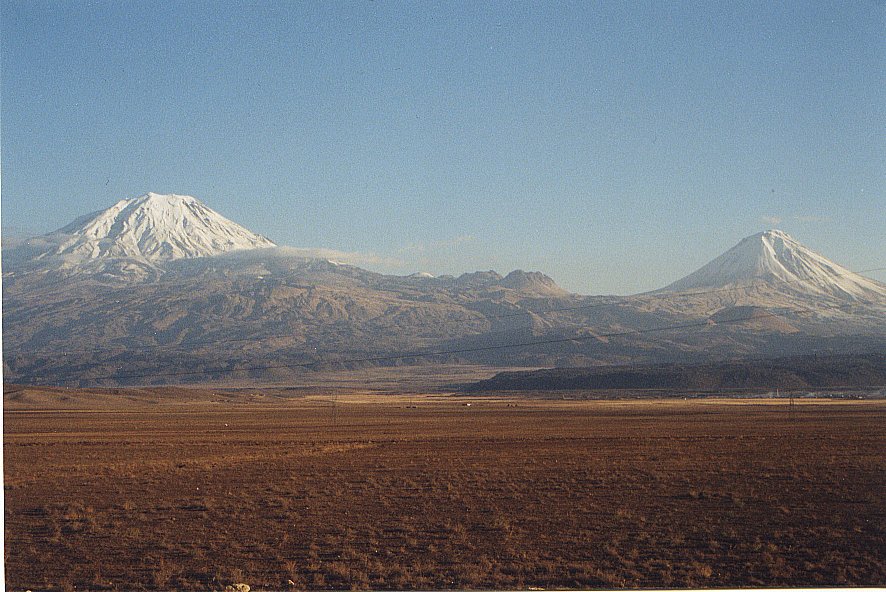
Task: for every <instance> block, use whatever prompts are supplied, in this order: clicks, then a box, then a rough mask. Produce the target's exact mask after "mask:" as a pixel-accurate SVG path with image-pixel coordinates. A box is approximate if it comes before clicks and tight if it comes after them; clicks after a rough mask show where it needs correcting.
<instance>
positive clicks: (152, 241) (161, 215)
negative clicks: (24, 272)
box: [42, 193, 276, 264]
mask: <svg viewBox="0 0 886 592" xmlns="http://www.w3.org/2000/svg"><path fill="white" fill-rule="evenodd" d="M50 237H51V239H53V240H52V241H51V242H53V243H54V244H55V245H56V247H55V248H53V249H52V250H50V251H48V252H46V253H44V254H43V255H42V257H50V256H60V257H62V258H64V259H65V260H66V261H67V262H68V263H69V264H78V263H85V262H89V261H93V260H97V259H103V258H111V257H132V258H137V259H143V260H146V261H150V262H153V263H157V262H163V261H172V260H175V259H189V258H194V257H206V256H213V255H220V254H222V253H227V252H230V251H236V250H241V249H256V248H264V247H273V246H276V245H275V244H274V243H273V242H271V241H270V240H268V239H267V238H265V237H263V236H261V235H258V234H255V233H254V232H251V231H250V230H247V229H246V228H244V227H242V226H240V225H239V224H236V223H234V222H231V221H230V220H228V219H227V218H225V217H224V216H222V215H221V214H218V213H217V212H215V211H213V210H212V209H210V208H208V207H207V206H206V205H204V204H203V203H201V202H200V201H199V200H197V199H195V198H193V197H191V196H189V195H175V194H172V195H160V194H157V193H147V194H145V195H142V196H140V197H136V198H133V199H122V200H120V201H118V202H117V203H116V204H114V205H113V206H111V207H110V208H108V209H106V210H103V211H101V212H96V213H95V214H91V215H89V216H85V217H83V218H80V219H78V220H75V221H74V222H72V223H71V224H69V225H67V226H65V227H64V228H61V229H60V230H57V231H56V232H54V233H52V234H51V235H49V236H48V237H47V238H50Z"/></svg>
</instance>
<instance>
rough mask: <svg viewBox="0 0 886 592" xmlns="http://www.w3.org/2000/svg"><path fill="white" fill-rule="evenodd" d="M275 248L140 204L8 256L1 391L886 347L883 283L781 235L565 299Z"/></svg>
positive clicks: (173, 204) (153, 202) (529, 275)
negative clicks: (636, 286) (660, 279)
mask: <svg viewBox="0 0 886 592" xmlns="http://www.w3.org/2000/svg"><path fill="white" fill-rule="evenodd" d="M272 247H273V243H271V242H270V241H268V240H267V239H264V238H263V237H260V236H259V235H256V234H254V233H251V232H250V231H248V230H246V229H244V228H242V227H240V226H238V225H236V224H234V223H233V222H230V221H228V220H225V219H224V218H222V217H221V216H219V215H218V214H215V212H212V210H210V209H209V208H207V207H206V206H205V205H203V204H201V203H200V202H197V200H194V198H185V197H180V196H157V195H155V194H148V195H147V196H144V197H143V198H138V199H136V200H123V201H122V202H119V203H118V204H116V205H115V206H113V207H112V208H110V209H109V210H107V211H106V212H102V213H99V214H94V215H91V216H88V217H86V218H84V219H81V220H79V221H77V222H75V223H72V224H71V225H69V226H68V227H66V228H64V229H62V230H60V231H57V232H55V233H52V234H50V235H47V236H44V237H39V238H37V239H32V240H31V241H28V243H26V244H25V245H22V246H21V247H18V248H16V249H10V250H7V251H4V253H3V256H4V285H3V290H4V292H3V331H4V335H3V337H4V368H5V372H6V373H5V376H6V380H7V381H18V382H43V383H47V382H48V383H53V382H64V383H66V384H93V383H104V384H115V383H142V384H144V383H162V382H171V383H176V382H188V381H195V380H206V379H221V380H223V379H230V378H255V379H263V380H271V379H281V380H284V379H292V378H293V377H295V376H297V375H298V374H299V373H300V372H303V371H305V370H306V369H309V368H316V367H329V366H330V365H333V366H336V365H343V366H360V365H362V364H367V363H383V364H412V363H429V362H442V361H448V362H451V361H467V362H482V363H486V364H507V365H527V366H539V365H561V366H574V365H595V364H612V363H618V364H625V363H638V362H672V361H678V362H688V361H704V360H711V359H721V358H731V357H742V356H760V355H769V356H772V355H788V354H795V353H806V352H810V351H816V352H844V351H865V350H870V349H872V348H874V349H876V348H883V347H884V346H886V320H884V319H886V288H884V286H883V285H882V284H879V283H877V282H874V281H872V280H868V279H867V278H862V277H861V276H857V275H855V274H851V273H850V272H848V271H846V270H845V269H843V268H840V267H839V266H837V265H836V264H833V263H830V262H828V261H827V260H826V259H824V257H821V256H820V255H817V254H814V253H812V252H811V251H809V250H808V249H806V248H805V247H803V246H802V245H799V243H796V241H794V240H793V239H791V238H790V237H788V236H787V235H785V234H783V233H778V232H770V233H764V234H762V235H757V236H755V237H749V238H748V239H745V241H742V243H740V244H739V245H738V246H737V247H736V248H735V249H733V250H731V251H729V252H727V253H726V254H724V255H723V256H721V257H720V258H719V259H718V260H720V263H717V261H718V260H715V261H713V262H712V263H711V264H709V265H707V266H705V267H703V268H702V269H701V270H699V271H698V272H696V273H695V274H691V275H690V276H687V278H684V279H683V280H680V281H679V282H676V283H675V284H672V285H671V286H669V287H668V288H666V289H665V290H663V291H659V292H656V293H650V294H641V295H637V296H631V297H607V296H581V295H576V294H570V293H567V292H566V291H564V290H562V289H561V288H560V287H559V286H557V285H556V283H555V282H554V281H553V280H552V279H551V278H549V277H547V276H545V275H544V274H542V273H539V272H523V271H513V272H511V273H509V274H507V275H506V276H504V277H502V276H501V275H499V274H498V273H496V272H494V271H486V272H475V273H466V274H463V275H462V276H459V277H452V276H441V277H428V276H427V274H417V275H414V276H409V277H399V276H388V275H381V274H377V273H373V272H369V271H366V270H363V269H360V268H357V267H353V266H349V265H340V264H336V263H333V262H330V261H327V260H322V259H309V258H304V257H299V256H294V255H293V254H292V253H291V252H289V251H287V250H286V249H278V248H272ZM736 249H738V251H737V252H736V253H733V251H736ZM730 253H731V254H730ZM810 253H811V254H810ZM727 255H728V257H727ZM724 258H725V259H724ZM714 263H717V265H714ZM718 269H719V270H720V271H718ZM829 281H830V283H828V282H829ZM526 344H530V345H526ZM531 344H535V345H531ZM440 352H444V353H440ZM413 354H422V355H420V356H416V355H413ZM426 354H427V355H426ZM365 358H374V359H373V360H371V361H364V359H365Z"/></svg>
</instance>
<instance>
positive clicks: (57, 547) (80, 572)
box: [4, 391, 886, 590]
mask: <svg viewBox="0 0 886 592" xmlns="http://www.w3.org/2000/svg"><path fill="white" fill-rule="evenodd" d="M18 395H19V397H18V398H16V397H15V396H9V397H7V400H6V401H5V407H4V422H5V433H4V462H5V472H6V475H5V483H4V485H5V497H6V514H5V518H6V533H5V536H6V557H5V560H6V569H7V572H6V573H7V589H10V590H25V589H31V590H75V589H76V590H168V589H181V590H213V589H215V590H220V589H222V588H224V586H225V585H227V584H232V583H235V582H246V583H248V584H249V585H251V586H252V587H253V589H259V590H296V589H305V588H310V589H365V588H384V589H417V588H422V589H431V588H437V589H441V588H447V589H448V588H521V589H526V588H529V587H544V588H631V587H723V586H728V587H737V586H764V585H765V586H833V585H840V586H843V585H862V584H865V585H881V586H882V585H884V584H886V496H884V495H883V494H884V491H886V402H882V401H879V402H877V401H857V402H810V401H803V402H802V403H801V404H799V405H797V406H796V407H795V408H794V409H793V410H791V409H790V408H789V407H788V404H787V402H785V401H777V402H775V401H753V402H744V403H742V402H735V401H645V402H644V401H624V402H620V401H614V402H613V401H606V402H603V401H596V402H595V401H540V400H525V399H524V400H515V399H509V400H504V399H470V401H472V404H471V406H466V405H465V403H466V402H467V401H468V400H469V399H466V398H455V397H446V396H417V395H416V396H401V397H397V396H373V397H361V396H357V395H351V396H346V395H342V396H338V397H337V398H336V400H333V399H332V398H329V397H322V396H313V397H312V396H303V397H298V398H293V399H290V400H285V399H282V398H276V397H269V398H267V399H263V398H262V397H261V396H260V393H259V394H254V396H253V397H252V398H249V399H243V400H238V399H237V398H228V399H222V398H218V397H215V396H214V395H212V394H211V393H204V395H202V396H199V397H192V399H191V400H190V402H188V403H171V402H170V401H174V400H176V399H175V397H168V396H167V397H165V398H164V397H159V398H158V399H156V400H152V399H151V398H150V397H149V396H147V395H146V393H145V392H144V391H139V392H138V393H137V395H133V396H131V397H127V396H126V394H125V393H123V394H122V395H121V394H117V395H116V397H117V399H114V398H113V397H110V395H109V394H108V393H105V394H104V395H101V396H98V395H90V396H86V395H84V397H83V398H78V393H76V392H67V394H59V393H54V394H51V396H44V397H43V398H42V399H41V398H40V397H39V396H35V395H33V394H31V395H28V396H30V397H31V398H28V397H27V396H25V395H27V393H24V394H23V393H21V392H19V393H18ZM64 397H67V398H64ZM90 397H91V398H90ZM78 400H79V401H81V402H82V401H87V402H91V403H92V405H91V407H92V408H90V405H87V404H81V405H72V404H70V403H71V401H78ZM114 400H119V401H125V402H124V403H120V404H113V401H114ZM213 401H216V402H213ZM53 404H55V405H56V406H58V407H60V408H58V409H55V410H48V407H50V406H52V405H53ZM78 407H79V408H78Z"/></svg>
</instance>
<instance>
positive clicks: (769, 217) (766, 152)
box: [0, 0, 886, 294]
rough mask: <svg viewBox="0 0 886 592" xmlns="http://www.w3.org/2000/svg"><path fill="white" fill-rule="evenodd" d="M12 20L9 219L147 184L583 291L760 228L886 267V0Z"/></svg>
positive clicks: (265, 224) (288, 239) (292, 223)
mask: <svg viewBox="0 0 886 592" xmlns="http://www.w3.org/2000/svg"><path fill="white" fill-rule="evenodd" d="M0 27H2V55H0V57H2V84H0V92H2V105H0V110H2V119H0V128H2V129H0V131H2V136H0V141H2V173H3V174H2V225H3V231H4V233H6V234H13V235H14V234H37V233H43V232H47V231H50V230H53V229H55V228H58V227H60V226H62V225H64V224H66V223H67V222H69V221H70V220H71V219H73V218H74V217H76V216H78V215H80V214H83V213H87V212H90V211H95V210H99V209H103V208H105V207H108V206H110V205H111V204H112V203H114V202H115V201H117V200H119V199H122V198H126V197H135V196H138V195H141V194H143V193H146V192H148V191H154V192H161V193H173V192H174V193H184V194H189V195H193V196H195V197H197V198H199V199H201V200H203V201H204V202H206V203H207V205H209V206H210V207H212V208H214V209H216V210H217V211H219V212H220V213H222V214H223V215H225V216H227V217H228V218H231V219H232V220H235V221H237V222H239V223H241V224H243V225H245V226H247V227H249V228H250V229H252V230H255V231H257V232H260V233H262V234H264V235H266V236H268V237H269V238H271V239H273V240H275V241H276V242H278V243H280V244H285V245H291V246H297V247H324V248H329V249H337V250H341V251H348V252H356V253H362V254H363V255H365V257H364V260H365V266H366V267H370V268H374V269H378V270H382V271H389V272H394V273H410V272H413V271H417V270H426V271H430V272H432V273H438V274H439V273H452V274H458V273H461V272H464V271H472V270H476V269H490V268H491V269H496V270H498V271H499V272H502V273H506V272H507V271H509V270H511V269H515V268H522V269H533V270H541V271H544V272H545V273H548V274H549V275H551V276H552V277H553V278H554V279H555V280H557V281H558V282H559V283H560V284H561V285H563V286H564V287H566V288H568V289H570V290H573V291H577V292H582V293H591V294H598V293H632V292H639V291H644V290H650V289H655V288H658V287H661V286H662V285H665V284H667V283H670V282H671V281H673V280H676V279H677V278H679V277H681V276H683V275H685V274H687V273H689V272H691V271H693V270H694V269H695V268H697V267H699V266H700V265H702V264H704V263H705V262H707V261H708V260H709V259H711V258H713V257H714V256H716V255H718V254H720V253H721V252H722V251H724V250H726V249H727V248H729V247H731V246H732V245H733V244H735V243H736V242H738V241H739V240H740V239H741V238H743V237H744V236H747V235H750V234H753V233H756V232H759V231H761V230H765V229H767V228H771V227H777V228H781V229H783V230H785V231H787V232H789V233H791V234H792V235H793V236H794V237H795V238H797V239H798V240H800V241H801V242H804V243H805V244H807V245H808V246H810V247H812V248H813V249H815V250H818V251H819V252H821V253H823V254H824V255H826V256H828V257H830V258H832V259H834V260H835V261H837V262H838V263H841V264H843V265H846V266H848V267H849V268H851V269H869V268H872V267H883V266H886V239H884V236H886V232H884V229H886V213H884V211H886V141H884V137H886V134H884V130H886V109H884V107H886V100H884V91H883V89H884V88H886V35H883V31H884V30H886V4H884V3H882V2H879V3H878V2H873V1H865V0H859V1H856V2H833V3H830V2H808V1H804V2H795V3H794V2H790V3H775V2H750V3H748V2H722V3H712V2H699V3H690V2H652V3H641V2H600V3H597V2H574V3H571V2H557V3H554V2H544V3H540V2H538V3H530V2H526V3H516V2H492V3H476V2H445V3H430V2H408V3H399V2H353V3H351V2H348V3H344V2H328V3H321V2H307V3H303V4H296V3H294V2H279V3H278V2H240V1H238V2H220V1H219V2H171V1H170V2H123V3H121V2H102V1H100V2H94V1H93V2H85V1H84V2H68V3H66V2H59V1H47V2H34V1H27V2H18V1H10V0H0ZM869 275H870V276H871V277H875V278H877V279H880V280H881V281H882V280H886V274H884V273H883V272H877V273H870V274H869Z"/></svg>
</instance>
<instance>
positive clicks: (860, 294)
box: [659, 230, 886, 303]
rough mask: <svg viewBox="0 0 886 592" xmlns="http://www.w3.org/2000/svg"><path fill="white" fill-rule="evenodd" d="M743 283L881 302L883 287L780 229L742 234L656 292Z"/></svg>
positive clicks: (885, 298) (885, 289) (885, 288)
mask: <svg viewBox="0 0 886 592" xmlns="http://www.w3.org/2000/svg"><path fill="white" fill-rule="evenodd" d="M742 286H753V287H756V288H763V287H768V288H775V289H780V290H782V291H790V292H792V293H797V294H805V295H809V296H816V295H817V296H822V297H826V298H828V299H838V300H847V299H848V300H861V301H865V302H878V301H879V302H881V303H884V302H886V286H884V285H883V284H881V283H879V282H876V281H874V280H871V279H868V278H866V277H863V276H861V275H859V274H857V273H853V272H851V271H849V270H848V269H846V268H845V267H842V266H840V265H838V264H836V263H834V262H832V261H829V260H828V259H826V258H825V257H823V256H821V255H819V254H818V253H816V252H815V251H813V250H811V249H809V248H807V247H805V246H804V245H802V244H800V243H799V242H798V241H796V240H795V239H794V238H792V237H791V236H789V235H788V234H787V233H785V232H782V231H780V230H768V231H766V232H761V233H759V234H755V235H753V236H749V237H747V238H745V239H744V240H742V241H741V242H739V243H738V244H737V245H735V246H734V247H732V248H731V249H729V250H728V251H726V252H725V253H723V254H722V255H720V256H719V257H717V258H716V259H714V260H713V261H711V262H710V263H708V264H707V265H705V266H703V267H702V268H700V269H698V270H697V271H695V272H693V273H691V274H689V275H687V276H686V277H684V278H682V279H680V280H678V281H676V282H674V283H673V284H670V285H669V286H666V287H665V288H662V289H661V290H660V291H659V292H686V291H695V290H707V289H711V290H715V289H721V288H729V287H736V288H739V287H742Z"/></svg>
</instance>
